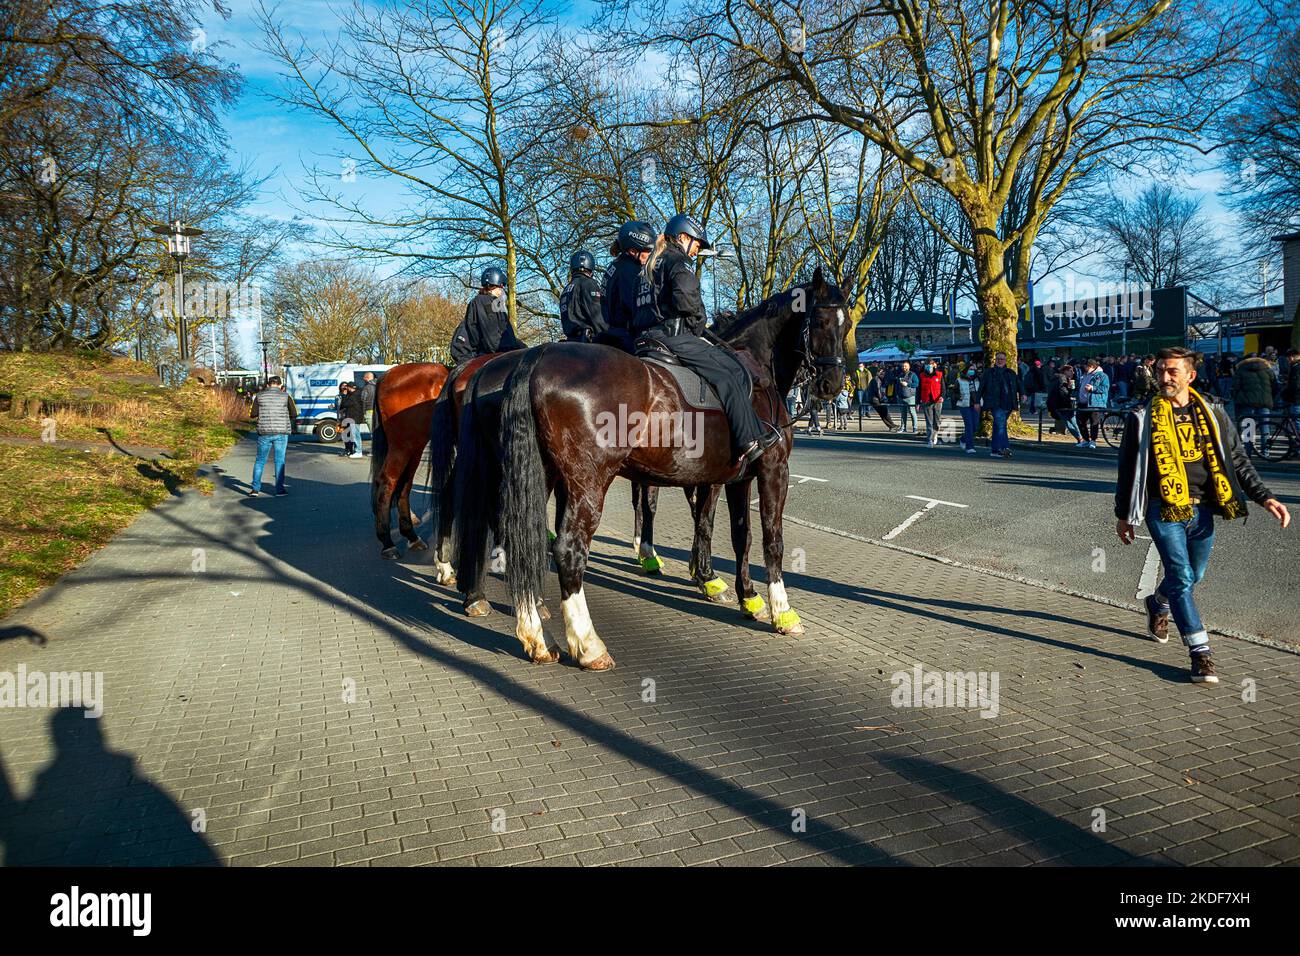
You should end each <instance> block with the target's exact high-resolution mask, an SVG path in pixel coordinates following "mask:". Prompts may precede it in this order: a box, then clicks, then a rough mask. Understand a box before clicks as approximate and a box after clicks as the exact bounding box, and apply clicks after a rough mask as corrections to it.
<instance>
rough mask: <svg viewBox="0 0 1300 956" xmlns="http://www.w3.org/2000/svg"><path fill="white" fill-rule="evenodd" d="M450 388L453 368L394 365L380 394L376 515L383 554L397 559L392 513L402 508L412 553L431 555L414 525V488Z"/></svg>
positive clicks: (373, 467) (373, 478) (373, 487)
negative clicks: (437, 409)
mask: <svg viewBox="0 0 1300 956" xmlns="http://www.w3.org/2000/svg"><path fill="white" fill-rule="evenodd" d="M446 383H447V366H445V365H439V364H438V363H436V362H412V363H409V364H406V365H394V366H393V367H392V368H391V369H389V370H388V372H387V373H385V375H384V377H383V378H382V379H381V380H380V382H379V385H378V387H377V388H376V389H375V427H374V430H373V433H372V435H371V444H370V510H371V511H373V512H374V515H375V536H376V537H377V538H379V543H380V544H381V545H382V546H383V550H382V551H381V552H380V554H381V555H382V556H383V557H385V558H388V559H390V560H391V559H394V558H396V557H397V546H396V545H394V544H393V534H392V509H393V502H394V497H396V502H397V521H398V528H399V529H400V530H401V532H402V537H404V538H405V539H406V540H407V544H408V546H409V547H410V549H411V550H412V551H424V550H426V545H425V543H424V542H423V541H422V540H420V536H419V535H418V534H416V533H415V525H414V522H413V521H412V520H411V488H412V487H413V486H414V484H415V475H416V472H418V471H419V468H420V459H421V458H423V457H424V446H425V445H427V444H428V443H429V429H430V426H431V425H432V423H433V408H434V403H435V402H436V401H437V399H438V396H439V395H440V394H442V390H443V387H444V386H445V385H446Z"/></svg>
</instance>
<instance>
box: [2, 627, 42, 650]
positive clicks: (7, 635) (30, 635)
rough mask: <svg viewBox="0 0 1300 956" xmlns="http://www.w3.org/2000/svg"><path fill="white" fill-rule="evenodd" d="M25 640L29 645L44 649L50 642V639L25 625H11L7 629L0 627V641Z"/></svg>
mask: <svg viewBox="0 0 1300 956" xmlns="http://www.w3.org/2000/svg"><path fill="white" fill-rule="evenodd" d="M11 640H25V641H27V642H28V643H29V644H35V645H36V646H37V647H44V646H45V645H46V644H48V643H49V642H50V639H49V638H48V637H46V636H45V635H44V634H42V633H41V632H40V631H38V630H36V628H34V627H28V626H27V625H26V624H13V625H9V626H7V627H0V641H11Z"/></svg>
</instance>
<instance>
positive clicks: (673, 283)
mask: <svg viewBox="0 0 1300 956" xmlns="http://www.w3.org/2000/svg"><path fill="white" fill-rule="evenodd" d="M636 323H637V325H638V326H639V327H640V328H644V329H647V330H649V331H650V332H652V333H653V334H655V335H661V336H670V337H671V336H674V335H695V336H699V335H703V334H704V329H705V327H706V325H707V320H706V318H705V315H704V300H703V299H702V298H701V297H700V280H699V277H698V276H697V275H696V274H695V269H694V268H692V266H691V260H690V257H688V256H687V255H686V253H684V252H683V251H682V250H681V247H679V246H678V245H677V244H676V243H669V244H668V246H667V247H666V248H665V249H664V251H663V253H662V254H661V255H660V256H659V259H658V261H656V262H655V268H654V276H653V279H652V282H651V289H650V298H649V301H647V302H645V303H641V302H640V301H638V303H637V313H636Z"/></svg>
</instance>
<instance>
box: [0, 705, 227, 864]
mask: <svg viewBox="0 0 1300 956" xmlns="http://www.w3.org/2000/svg"><path fill="white" fill-rule="evenodd" d="M49 726H50V738H51V740H52V741H53V743H54V749H55V754H54V759H53V760H52V761H51V762H50V764H49V765H48V766H47V767H46V768H45V769H44V770H42V771H41V772H40V774H39V775H38V776H37V778H36V784H35V786H34V787H33V788H32V792H31V794H30V795H29V796H28V797H27V799H26V800H19V799H18V797H17V795H16V794H15V793H14V792H13V790H12V788H11V785H10V783H9V777H8V773H7V772H6V770H5V767H4V765H3V763H2V762H0V844H3V846H4V847H5V865H6V866H41V865H50V864H51V863H57V864H58V865H60V866H124V865H125V866H129V865H133V864H135V863H137V862H138V861H141V860H143V859H145V857H146V852H142V851H147V857H148V859H147V862H149V863H151V864H154V865H166V866H219V865H220V863H221V861H220V859H218V857H217V855H216V853H215V852H214V851H213V849H212V847H210V846H209V845H208V842H207V840H205V839H204V837H203V835H202V834H201V833H196V832H194V829H193V827H192V824H191V819H190V816H189V815H188V814H187V813H186V812H185V811H184V810H183V809H181V807H180V806H178V805H177V804H176V803H175V802H174V801H173V800H172V799H171V797H169V796H168V795H167V794H166V793H165V792H164V791H163V790H162V789H161V788H160V787H158V786H157V785H156V784H154V783H153V782H152V781H150V780H148V779H147V778H146V777H144V776H142V775H141V774H140V773H139V771H138V769H137V768H136V762H135V758H134V757H131V756H129V755H127V754H123V753H115V752H113V751H110V750H109V749H108V748H107V746H106V745H105V741H104V735H103V728H102V725H101V721H100V720H98V719H90V718H87V717H86V716H85V712H84V711H83V710H82V709H81V708H75V707H63V708H61V709H59V710H57V711H55V713H54V714H53V715H52V716H51V717H50V722H49Z"/></svg>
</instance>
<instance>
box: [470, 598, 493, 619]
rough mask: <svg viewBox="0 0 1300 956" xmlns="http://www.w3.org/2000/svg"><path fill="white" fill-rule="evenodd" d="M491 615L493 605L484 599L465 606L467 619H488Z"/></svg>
mask: <svg viewBox="0 0 1300 956" xmlns="http://www.w3.org/2000/svg"><path fill="white" fill-rule="evenodd" d="M491 613H492V605H491V604H489V603H488V602H487V601H486V600H485V599H483V598H480V599H479V600H477V601H475V602H474V603H473V604H466V605H465V614H466V616H467V617H487V616H488V615H489V614H491Z"/></svg>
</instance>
